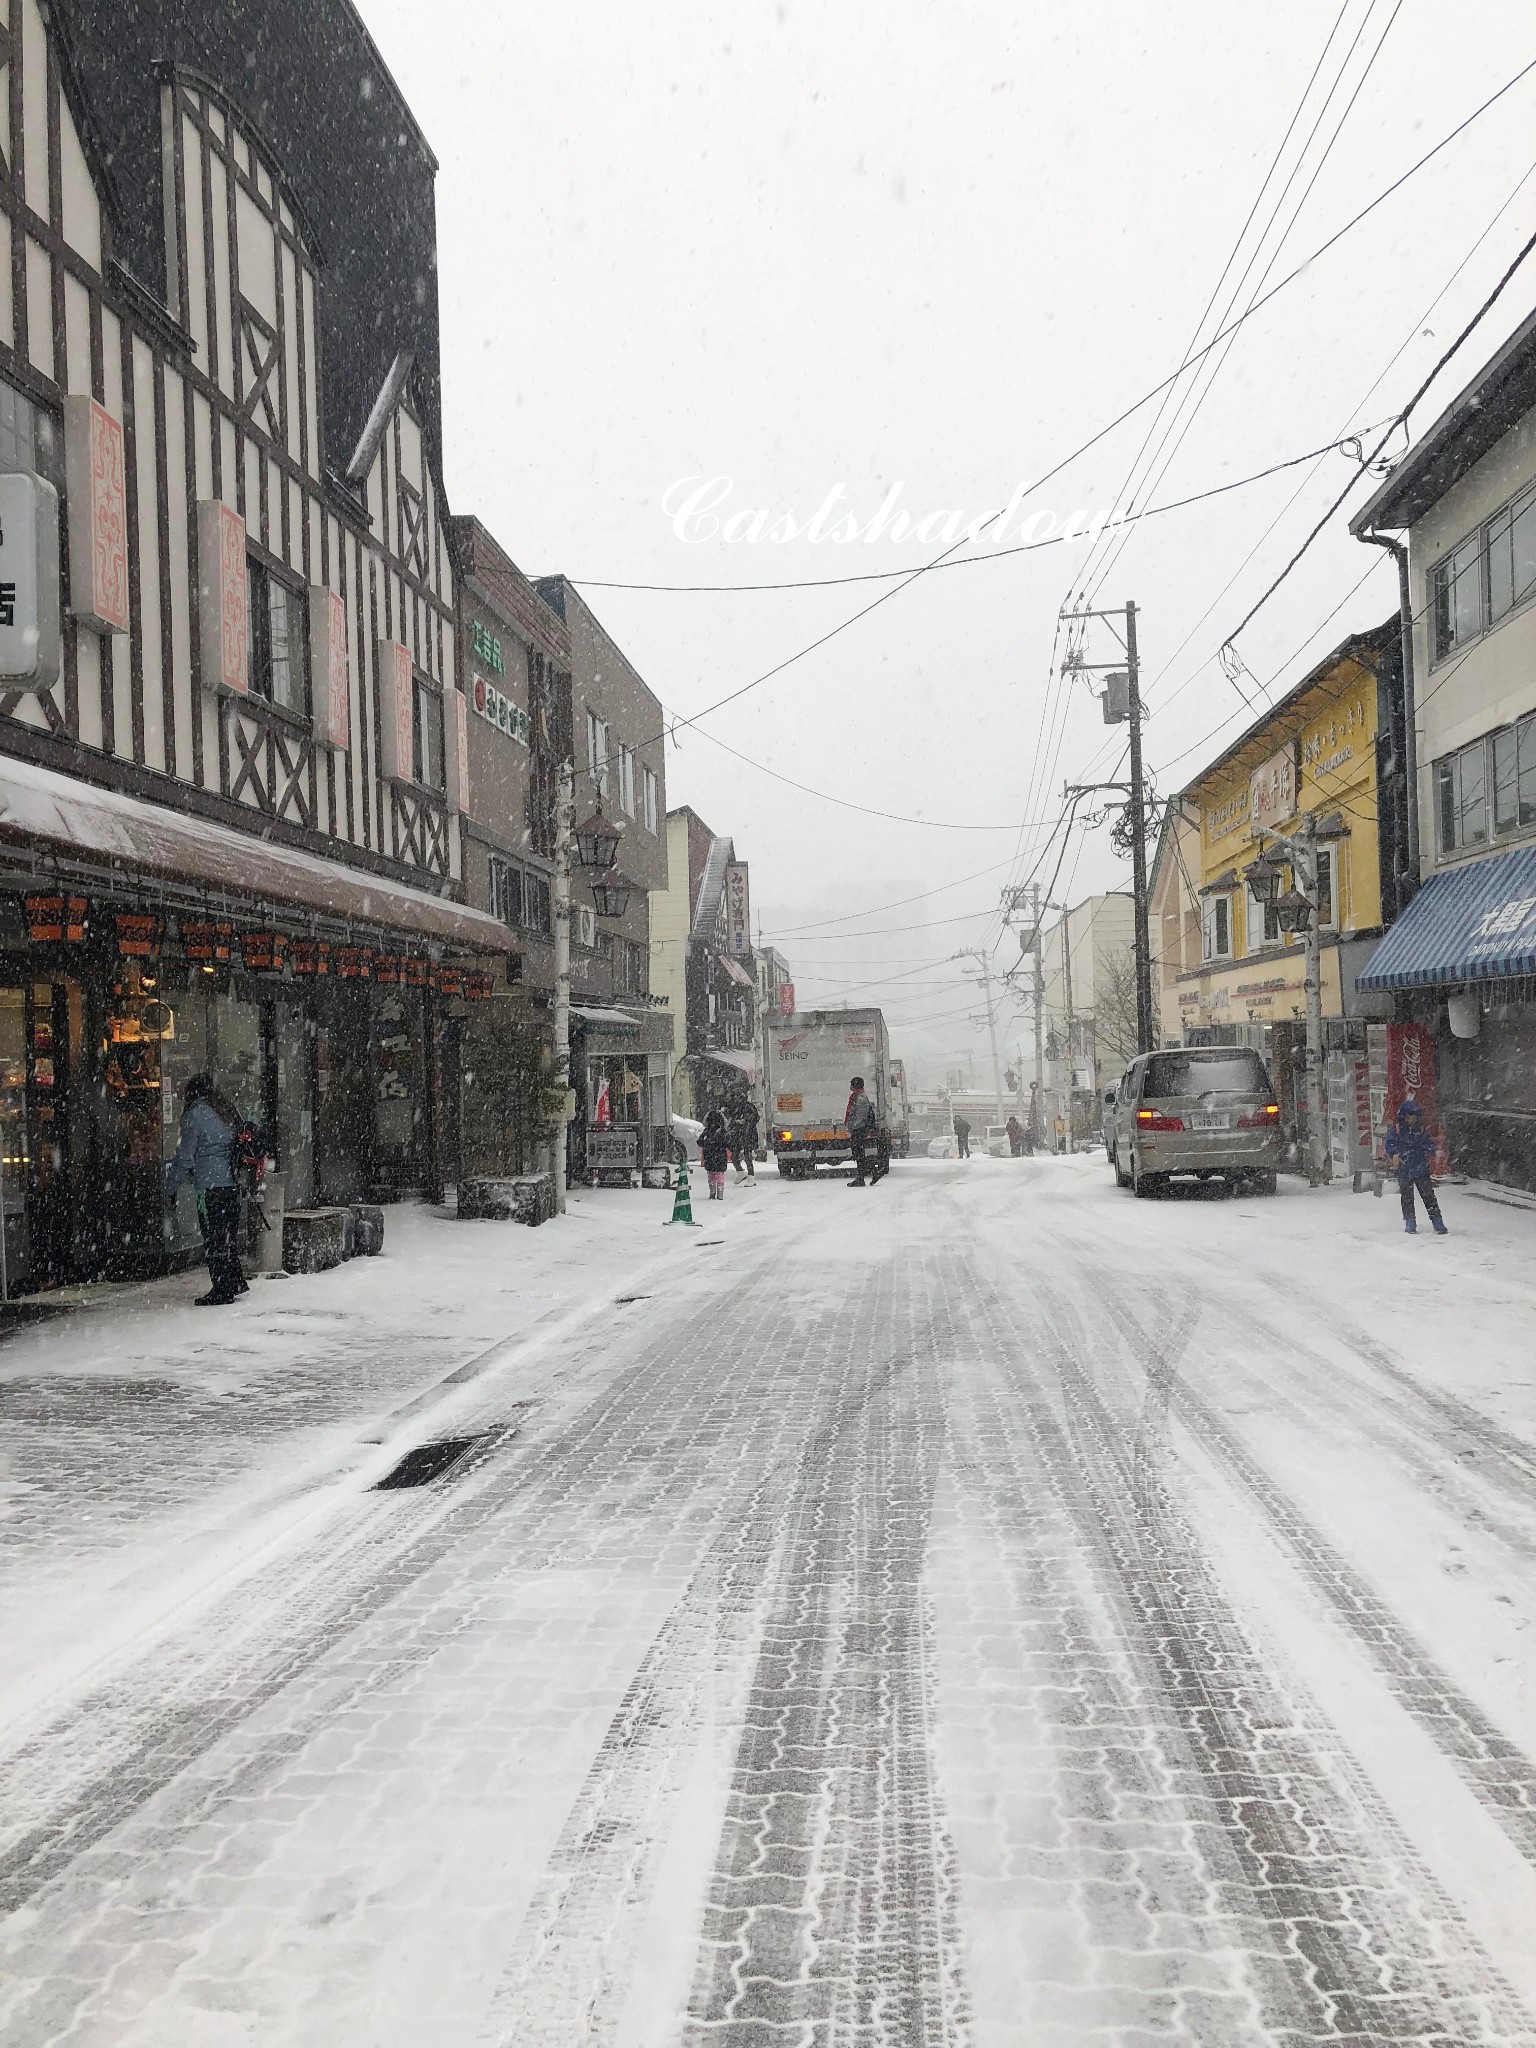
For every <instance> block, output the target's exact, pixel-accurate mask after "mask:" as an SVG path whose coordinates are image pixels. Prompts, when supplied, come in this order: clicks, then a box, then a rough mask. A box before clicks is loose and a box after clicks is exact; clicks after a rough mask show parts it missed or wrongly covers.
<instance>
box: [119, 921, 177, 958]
mask: <svg viewBox="0 0 1536 2048" xmlns="http://www.w3.org/2000/svg"><path fill="white" fill-rule="evenodd" d="M116 924H117V950H118V952H119V953H120V954H121V956H122V957H123V959H125V960H158V959H159V957H160V941H161V939H162V938H163V937H164V935H165V919H164V918H163V917H159V916H156V915H155V914H154V913H153V912H151V911H141V910H120V911H118V912H117V916H116Z"/></svg>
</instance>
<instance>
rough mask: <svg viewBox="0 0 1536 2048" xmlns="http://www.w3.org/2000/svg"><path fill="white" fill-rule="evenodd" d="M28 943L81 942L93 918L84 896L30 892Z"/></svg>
mask: <svg viewBox="0 0 1536 2048" xmlns="http://www.w3.org/2000/svg"><path fill="white" fill-rule="evenodd" d="M24 904H25V909H26V915H27V943H28V944H29V945H32V946H55V945H69V946H78V945H80V944H81V943H82V942H83V940H84V938H85V933H86V926H87V923H88V922H89V919H90V905H89V904H88V903H87V902H86V900H85V898H84V897H83V896H28V897H26V898H25V899H24Z"/></svg>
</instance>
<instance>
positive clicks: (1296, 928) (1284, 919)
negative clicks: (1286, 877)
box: [1250, 871, 1312, 932]
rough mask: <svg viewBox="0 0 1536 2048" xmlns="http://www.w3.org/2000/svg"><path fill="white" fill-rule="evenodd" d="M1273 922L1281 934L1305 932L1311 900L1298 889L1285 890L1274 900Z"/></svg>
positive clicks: (1309, 918)
mask: <svg viewBox="0 0 1536 2048" xmlns="http://www.w3.org/2000/svg"><path fill="white" fill-rule="evenodd" d="M1250 872H1251V871H1250ZM1275 922H1276V924H1278V925H1279V927H1280V929H1281V931H1283V932H1305V931H1306V930H1307V929H1308V927H1309V926H1310V925H1311V923H1312V901H1311V898H1310V897H1307V896H1303V895H1302V893H1301V891H1300V890H1299V889H1287V890H1286V892H1285V894H1284V895H1283V896H1277V897H1276V898H1275Z"/></svg>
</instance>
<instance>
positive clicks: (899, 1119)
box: [886, 1060, 912, 1159]
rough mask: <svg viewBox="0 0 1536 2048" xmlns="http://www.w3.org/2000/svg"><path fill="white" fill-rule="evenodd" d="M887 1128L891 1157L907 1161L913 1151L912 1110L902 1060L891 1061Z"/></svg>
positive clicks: (905, 1071)
mask: <svg viewBox="0 0 1536 2048" xmlns="http://www.w3.org/2000/svg"><path fill="white" fill-rule="evenodd" d="M886 1127H887V1128H888V1130H889V1131H890V1134H891V1157H892V1158H893V1159H905V1158H906V1156H907V1154H908V1153H909V1152H910V1151H911V1150H912V1110H911V1106H910V1104H909V1103H908V1101H907V1070H906V1068H905V1066H903V1064H902V1062H901V1061H900V1060H892V1061H891V1102H890V1108H889V1109H888V1110H887V1112H886Z"/></svg>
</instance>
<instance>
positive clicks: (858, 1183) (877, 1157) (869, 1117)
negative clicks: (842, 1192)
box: [843, 1074, 885, 1188]
mask: <svg viewBox="0 0 1536 2048" xmlns="http://www.w3.org/2000/svg"><path fill="white" fill-rule="evenodd" d="M843 1126H844V1128H845V1129H846V1131H847V1133H848V1142H849V1143H850V1144H851V1145H852V1147H853V1179H852V1180H851V1181H849V1183H848V1185H849V1187H851V1188H862V1187H871V1188H872V1187H873V1186H874V1184H875V1182H876V1181H877V1180H879V1178H880V1176H881V1174H883V1173H884V1172H885V1165H884V1162H883V1160H882V1157H881V1146H880V1132H879V1128H878V1125H877V1120H876V1117H875V1105H874V1104H873V1103H872V1102H871V1101H870V1099H869V1097H868V1096H867V1095H866V1094H865V1092H864V1076H863V1075H862V1074H855V1075H854V1077H853V1081H852V1084H851V1088H850V1092H849V1096H848V1107H847V1108H846V1109H845V1110H844V1111H843ZM866 1167H867V1168H868V1169H869V1178H868V1180H866V1179H865V1178H864V1173H865V1168H866Z"/></svg>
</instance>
